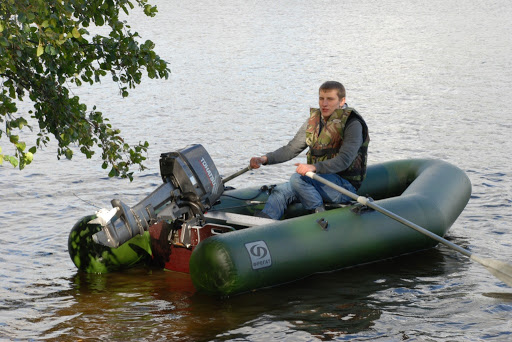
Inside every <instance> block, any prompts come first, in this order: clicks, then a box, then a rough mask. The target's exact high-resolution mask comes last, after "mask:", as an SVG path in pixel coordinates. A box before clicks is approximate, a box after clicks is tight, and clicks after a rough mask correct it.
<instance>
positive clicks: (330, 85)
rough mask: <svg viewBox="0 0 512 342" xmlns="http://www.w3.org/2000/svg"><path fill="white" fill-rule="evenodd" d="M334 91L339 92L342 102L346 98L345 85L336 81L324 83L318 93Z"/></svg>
mask: <svg viewBox="0 0 512 342" xmlns="http://www.w3.org/2000/svg"><path fill="white" fill-rule="evenodd" d="M333 89H335V90H337V91H338V98H339V99H340V100H341V99H342V98H344V97H345V87H344V86H343V84H341V83H340V82H336V81H327V82H324V83H323V84H322V85H321V86H320V89H319V90H318V91H319V92H320V90H333Z"/></svg>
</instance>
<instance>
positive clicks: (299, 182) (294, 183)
mask: <svg viewBox="0 0 512 342" xmlns="http://www.w3.org/2000/svg"><path fill="white" fill-rule="evenodd" d="M303 185H304V179H303V178H302V176H301V175H299V174H298V173H294V174H292V176H291V177H290V186H291V187H292V189H293V190H297V189H299V188H301V187H302V186H303Z"/></svg>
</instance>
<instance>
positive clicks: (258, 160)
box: [249, 156, 268, 169]
mask: <svg viewBox="0 0 512 342" xmlns="http://www.w3.org/2000/svg"><path fill="white" fill-rule="evenodd" d="M267 161H268V158H267V156H262V157H252V158H251V161H250V162H249V166H250V167H251V169H259V167H260V166H261V165H265V164H266V163H267Z"/></svg>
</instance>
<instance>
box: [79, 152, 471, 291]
mask: <svg viewBox="0 0 512 342" xmlns="http://www.w3.org/2000/svg"><path fill="white" fill-rule="evenodd" d="M160 171H161V174H162V179H163V184H162V185H161V186H160V187H159V188H158V189H156V190H155V191H154V192H153V193H152V194H151V195H149V196H148V197H147V198H145V199H144V200H142V201H141V202H140V203H138V204H136V205H135V206H133V207H128V206H127V205H125V204H124V203H123V202H121V201H119V200H112V209H102V210H100V211H98V212H97V213H96V214H95V215H91V216H87V217H84V218H82V219H81V220H79V221H78V222H77V224H76V225H75V226H74V227H73V229H72V230H71V233H70V236H69V253H70V256H71V259H72V260H73V262H74V263H75V265H76V266H77V268H78V269H79V270H81V271H83V272H88V273H105V272H112V271H119V270H122V269H126V268H129V267H133V266H135V265H137V264H141V263H151V264H153V265H157V266H158V267H162V268H166V269H169V270H173V271H178V272H187V273H190V276H191V279H192V282H193V284H194V286H195V287H196V289H197V290H198V291H201V292H205V293H209V294H213V295H220V296H230V295H235V294H239V293H244V292H248V291H253V290H256V289H261V288H266V287H272V286H277V285H279V284H284V283H288V282H291V281H295V280H298V279H301V278H304V277H307V276H309V275H312V274H314V273H318V272H327V271H334V270H338V269H342V268H346V267H352V266H356V265H359V264H365V263H369V262H376V261H379V260H383V259H387V258H391V257H396V256H399V255H403V254H407V253H412V252H416V251H419V250H423V249H427V248H431V247H433V246H435V245H436V244H437V243H438V241H436V240H434V239H433V238H432V237H429V236H427V235H428V234H432V235H434V234H435V236H434V237H437V236H440V237H442V236H444V235H445V234H446V232H447V231H448V229H449V228H450V226H451V225H452V224H453V223H454V222H455V220H456V219H457V217H458V216H459V215H460V213H461V212H462V210H463V209H464V207H465V206H466V204H467V202H468V201H469V198H470V195H471V183H470V181H469V179H468V177H467V176H466V174H465V173H464V172H463V171H462V170H460V169H459V168H457V167H455V166H453V165H451V164H449V163H446V162H444V161H440V160H430V159H410V160H397V161H391V162H387V163H382V164H378V165H371V166H369V167H368V173H367V177H366V179H365V181H364V183H363V185H362V187H361V188H360V189H359V191H358V193H359V194H358V195H354V199H357V201H354V202H353V203H350V204H348V205H345V206H339V205H333V206H331V207H329V206H328V207H327V209H328V210H326V211H325V212H321V213H313V214H311V213H310V212H308V211H306V210H305V209H304V208H303V207H302V206H301V205H300V204H293V205H291V206H289V208H288V210H287V212H286V213H285V217H284V218H283V219H282V220H278V221H277V220H270V219H264V218H259V217H255V216H254V214H255V213H256V212H257V211H259V210H261V209H262V208H263V206H264V204H265V202H266V200H267V198H268V196H269V194H270V193H271V191H272V189H273V186H272V185H266V186H262V187H251V188H244V189H233V188H229V187H226V185H225V183H226V180H227V179H228V178H229V177H228V178H226V179H224V181H223V180H222V178H221V177H220V175H219V173H218V171H217V169H216V167H215V165H214V164H213V161H212V160H211V158H210V156H209V155H208V153H207V152H206V151H205V150H204V148H203V147H202V146H201V145H191V146H188V147H186V148H184V149H182V150H179V151H177V152H171V153H165V154H162V156H161V159H160ZM358 196H359V197H358ZM361 198H362V199H364V200H360V199H361ZM365 203H366V205H365ZM370 203H371V205H370ZM375 207H377V208H381V209H382V210H380V209H379V210H374V209H373V208H375ZM382 211H388V212H391V213H393V214H396V215H398V216H399V217H401V218H403V220H405V221H406V222H407V221H410V222H414V224H415V225H418V226H420V227H421V229H424V230H425V232H427V233H428V234H425V233H424V232H418V231H417V230H415V229H411V227H409V226H407V225H406V224H404V223H403V222H399V220H397V219H394V218H391V217H388V216H386V215H384V214H383V212H382Z"/></svg>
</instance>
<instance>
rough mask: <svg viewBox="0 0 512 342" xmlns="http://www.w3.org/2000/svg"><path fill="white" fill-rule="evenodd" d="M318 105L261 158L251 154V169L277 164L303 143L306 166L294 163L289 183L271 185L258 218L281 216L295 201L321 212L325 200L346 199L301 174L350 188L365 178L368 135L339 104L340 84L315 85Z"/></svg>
mask: <svg viewBox="0 0 512 342" xmlns="http://www.w3.org/2000/svg"><path fill="white" fill-rule="evenodd" d="M318 93H319V97H318V99H319V101H318V102H319V107H320V108H319V109H314V108H312V109H311V110H310V117H309V119H308V120H307V121H306V122H305V123H304V124H303V125H302V126H301V127H300V129H299V131H298V132H297V134H296V135H295V137H294V138H293V139H292V140H291V141H290V142H289V143H288V144H287V145H286V146H283V147H281V148H279V149H277V150H276V151H274V152H271V153H267V154H266V155H264V156H261V157H252V158H251V160H250V166H251V168H253V169H257V168H259V167H260V166H261V165H271V164H278V163H283V162H286V161H288V160H291V159H293V158H295V157H296V156H298V155H299V154H300V153H301V152H302V151H304V150H305V149H306V148H307V147H309V151H308V152H307V164H301V163H297V164H295V166H297V169H296V173H294V174H293V175H292V176H291V178H290V182H288V183H285V184H281V185H279V186H277V187H275V188H274V190H273V191H272V193H271V194H270V197H269V199H268V201H267V203H266V204H265V207H264V208H263V210H262V211H261V213H259V214H258V216H262V217H269V218H272V219H275V220H278V219H280V218H281V216H282V215H283V214H284V212H285V210H286V208H287V206H288V205H289V204H291V203H293V202H297V201H300V202H301V203H302V205H303V206H304V208H305V209H308V210H311V211H315V212H321V211H324V210H325V208H324V201H325V202H326V203H347V202H350V200H351V199H350V198H349V197H347V196H345V195H343V194H341V193H340V192H338V191H336V190H334V189H332V188H330V187H328V186H327V185H324V184H323V183H320V182H318V181H316V180H313V179H311V178H309V177H308V176H306V172H308V171H312V172H316V173H319V174H322V177H323V178H325V179H327V180H329V181H331V182H333V183H335V184H337V185H339V186H341V187H343V188H345V189H347V190H349V191H351V192H356V191H357V189H358V188H359V187H360V186H361V183H362V181H363V180H364V178H365V176H366V163H367V152H368V144H369V142H370V136H369V134H368V127H367V126H366V123H365V121H364V119H363V118H362V117H361V115H359V113H357V111H356V110H355V109H353V108H350V107H348V106H347V105H346V103H345V87H344V86H343V85H342V84H341V83H339V82H336V81H327V82H325V83H324V84H322V85H321V86H320V89H319V92H318Z"/></svg>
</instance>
